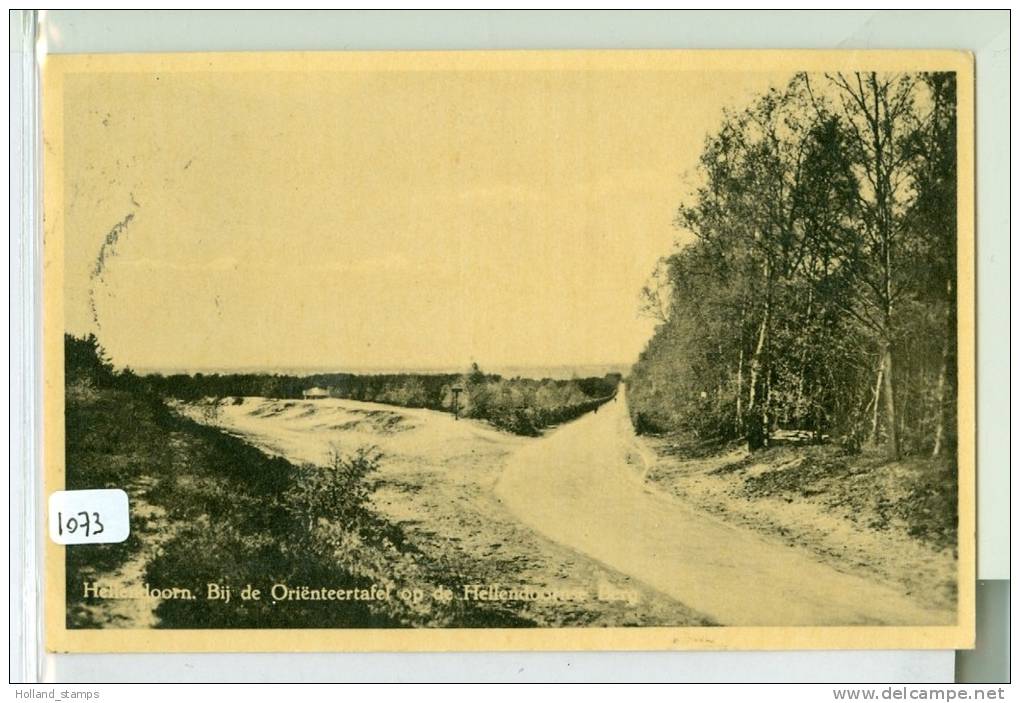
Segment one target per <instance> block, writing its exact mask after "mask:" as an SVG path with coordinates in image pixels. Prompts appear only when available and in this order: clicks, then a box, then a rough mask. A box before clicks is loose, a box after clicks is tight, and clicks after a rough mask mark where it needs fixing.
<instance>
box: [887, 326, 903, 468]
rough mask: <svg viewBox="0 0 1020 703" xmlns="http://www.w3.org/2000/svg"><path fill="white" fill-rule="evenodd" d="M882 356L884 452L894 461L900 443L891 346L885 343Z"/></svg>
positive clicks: (898, 453) (898, 454)
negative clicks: (884, 424)
mask: <svg viewBox="0 0 1020 703" xmlns="http://www.w3.org/2000/svg"><path fill="white" fill-rule="evenodd" d="M884 356H885V358H884V360H883V366H884V367H885V375H884V381H883V391H884V395H885V415H886V422H887V424H888V427H887V428H886V431H887V436H886V441H885V452H886V456H887V457H889V460H890V461H896V460H897V459H899V458H900V442H899V428H898V427H897V426H896V420H897V417H896V399H895V398H894V396H893V354H892V345H891V344H890V343H889V342H886V343H885V354H884Z"/></svg>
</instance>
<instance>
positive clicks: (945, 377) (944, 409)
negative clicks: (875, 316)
mask: <svg viewBox="0 0 1020 703" xmlns="http://www.w3.org/2000/svg"><path fill="white" fill-rule="evenodd" d="M955 298H956V296H955V295H954V294H953V280H952V279H949V280H948V281H947V282H946V329H945V338H944V339H943V340H942V365H941V367H940V368H939V385H938V392H937V394H936V402H937V405H936V413H937V414H936V423H937V424H936V425H935V446H934V447H932V450H931V455H932V457H937V456H938V455H939V454H940V453H941V452H942V448H943V446H944V444H945V436H946V426H947V425H948V424H949V423H948V422H947V420H951V418H952V415H951V413H950V408H951V407H952V406H951V405H950V402H951V401H955V400H956V394H955V392H954V393H951V396H952V398H951V401H949V400H947V398H946V395H947V390H949V389H948V386H949V385H950V384H949V366H950V363H951V362H952V361H953V360H954V355H953V354H952V342H953V340H954V339H955V338H956V319H955V317H956V316H955V314H954V313H955V310H956V299H955ZM947 416H949V417H947Z"/></svg>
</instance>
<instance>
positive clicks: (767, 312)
mask: <svg viewBox="0 0 1020 703" xmlns="http://www.w3.org/2000/svg"><path fill="white" fill-rule="evenodd" d="M765 280H766V293H765V303H764V308H763V310H762V318H761V327H760V328H759V329H758V343H757V344H756V345H755V348H754V354H753V355H752V356H751V372H750V378H749V379H748V382H749V392H750V398H749V400H748V402H747V421H746V423H745V424H746V428H745V433H746V435H747V448H748V449H751V450H754V449H761V448H762V447H765V446H768V433H769V417H768V413H769V407H768V393H767V390H768V382H769V375H770V374H769V371H770V369H769V363H768V346H769V345H768V341H769V327H770V325H771V322H772V271H771V267H770V265H769V262H767V261H766V263H765ZM759 384H761V390H760V392H759V388H758V386H759Z"/></svg>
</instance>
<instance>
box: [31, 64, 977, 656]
mask: <svg viewBox="0 0 1020 703" xmlns="http://www.w3.org/2000/svg"><path fill="white" fill-rule="evenodd" d="M43 90H44V105H43V137H44V154H43V158H44V190H45V225H44V238H45V241H44V265H45V271H44V309H45V319H44V346H45V350H44V351H45V361H44V370H45V373H44V382H45V422H44V430H45V446H44V464H45V474H46V475H45V487H46V495H47V496H50V495H51V494H53V493H54V492H57V491H67V493H60V494H58V497H59V500H60V501H63V502H53V503H51V509H50V523H49V524H50V531H51V534H52V535H54V537H53V539H48V541H47V547H46V559H47V570H46V584H45V588H46V596H47V598H46V611H47V613H46V615H47V619H46V622H47V627H46V642H47V646H48V648H49V649H50V650H53V651H108V652H113V651H246V650H251V651H255V650H259V651H274V650H276V651H308V650H333V651H359V650H360V651H379V650H389V651H412V650H430V651H443V650H507V649H516V650H539V649H541V650H569V649H587V650H596V649H597V650H628V649H630V650H633V649H643V650H648V649H762V648H791V649H793V648H796V649H803V648H906V647H909V648H966V647H970V646H973V637H974V564H975V554H974V551H975V541H974V483H975V465H974V458H975V457H974V435H975V428H974V423H975V415H974V275H973V265H974V258H973V257H974V217H975V213H974V192H973V189H974V177H973V171H974V161H973V159H974V155H973V139H974V126H973V125H974V121H973V116H974V96H973V64H972V58H971V56H970V55H968V54H965V53H961V52H941V51H930V52H929V51H926V52H916V51H915V52H902V51H900V52H895V51H877V52H849V51H848V52H806V51H762V52H752V51H746V52H735V51H730V52H722V51H719V52H713V51H703V52H683V51H612V52H607V51H604V52H584V51H575V52H436V53H402V52H377V53H371V52H365V53H290V54H287V53H276V54H259V53H247V54H245V53H239V54H175V55H168V54H150V55H69V56H50V57H48V58H47V60H46V64H45V66H44V72H43ZM79 491H100V493H79ZM120 491H123V494H122V493H120ZM124 494H126V497H127V500H126V502H123V503H117V502H116V501H114V502H113V503H102V505H101V506H100V507H96V506H97V505H98V504H96V505H93V504H90V503H89V502H88V501H89V500H92V497H93V496H110V495H113V496H114V498H116V497H117V496H123V495H124ZM56 500H57V499H56V498H54V501H56ZM104 500H105V498H104ZM117 505H122V506H123V505H126V506H127V507H126V509H123V508H117V507H116V506H117ZM54 506H55V507H54ZM69 506H70V507H69ZM120 509H123V510H124V513H123V515H122V516H120V517H118V514H116V511H117V510H120ZM118 521H120V522H119V523H118ZM114 524H118V525H120V526H119V527H118V528H117V529H114V527H113V525H114ZM108 526H110V527H109V529H107V527H108ZM118 529H122V530H123V534H121V535H119V536H118V537H116V539H118V540H119V541H113V540H114V535H115V533H116V532H117V530H118ZM58 542H60V543H58Z"/></svg>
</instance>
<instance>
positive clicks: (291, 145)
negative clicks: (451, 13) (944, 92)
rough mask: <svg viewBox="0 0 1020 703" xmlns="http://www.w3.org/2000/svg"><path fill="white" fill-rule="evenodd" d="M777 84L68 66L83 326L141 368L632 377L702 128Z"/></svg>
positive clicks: (720, 77) (752, 76) (68, 230)
mask: <svg viewBox="0 0 1020 703" xmlns="http://www.w3.org/2000/svg"><path fill="white" fill-rule="evenodd" d="M785 78H786V76H779V75H776V74H761V73H739V72H718V73H705V72H699V71H686V72H685V71H682V70H674V71H662V70H647V71H639V70H631V71H610V70H587V71H586V70H571V71H565V70H555V71H553V70H527V71H522V70H498V71H497V70H492V71H490V70H472V71H460V70H404V71H402V70H379V71H366V70H358V71H354V70H334V71H329V70H318V69H316V70H273V71H270V70H263V71H251V70H244V71H231V70H205V71H184V70H162V71H152V70H122V71H108V70H104V71H86V72H69V73H68V74H67V75H66V76H65V77H64V81H63V83H64V85H63V106H62V107H63V117H64V128H63V173H62V182H63V205H64V207H63V236H64V288H65V304H64V316H65V328H66V330H67V331H69V332H72V333H75V334H84V333H87V332H95V333H96V334H97V335H98V336H99V339H100V342H101V343H102V344H103V346H104V347H105V348H106V350H107V352H108V354H109V355H110V357H111V358H112V359H113V361H114V362H115V363H116V364H117V365H118V366H131V367H133V368H143V369H157V368H164V369H171V368H172V369H190V370H201V369H203V368H205V369H226V368H334V369H338V370H339V369H344V368H352V369H356V368H377V369H378V368H408V369H411V368H414V369H421V368H457V367H461V366H466V365H467V364H469V363H470V362H471V361H477V362H478V363H479V364H480V365H481V366H482V368H483V369H484V368H486V367H491V368H495V367H499V366H508V365H513V366H553V365H586V364H605V363H630V362H632V361H634V360H635V359H636V357H637V355H638V353H639V352H640V351H641V349H642V348H643V347H644V345H645V343H646V342H647V340H648V338H649V337H650V335H651V332H652V330H653V326H654V322H653V321H651V320H649V319H646V318H642V317H641V316H640V315H639V292H640V289H641V287H642V286H643V285H644V283H645V282H646V280H647V278H648V276H649V275H650V274H651V273H652V271H653V269H654V267H655V264H656V261H657V260H658V258H659V257H661V256H664V255H667V254H669V253H670V251H672V250H673V248H674V244H675V240H676V239H677V237H678V232H677V230H676V229H675V228H674V226H673V224H672V221H673V217H674V214H675V212H676V208H677V206H678V204H679V203H680V201H681V198H682V197H683V195H684V193H685V192H686V191H688V190H689V189H690V186H691V183H692V182H693V181H692V179H693V178H694V175H693V172H694V170H695V167H696V164H697V159H698V156H699V154H700V152H701V148H702V145H703V143H704V140H705V137H706V136H707V135H708V134H709V133H710V132H712V131H713V130H714V129H716V128H717V127H718V125H719V121H720V117H721V111H722V109H723V108H724V107H725V106H731V107H741V106H743V105H745V104H747V103H748V102H749V101H750V100H751V98H752V97H753V95H754V94H755V93H756V92H760V91H761V90H763V89H764V88H765V87H767V86H768V85H769V84H770V83H776V84H781V83H782V82H784V79H785Z"/></svg>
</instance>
